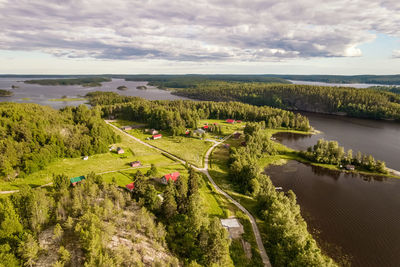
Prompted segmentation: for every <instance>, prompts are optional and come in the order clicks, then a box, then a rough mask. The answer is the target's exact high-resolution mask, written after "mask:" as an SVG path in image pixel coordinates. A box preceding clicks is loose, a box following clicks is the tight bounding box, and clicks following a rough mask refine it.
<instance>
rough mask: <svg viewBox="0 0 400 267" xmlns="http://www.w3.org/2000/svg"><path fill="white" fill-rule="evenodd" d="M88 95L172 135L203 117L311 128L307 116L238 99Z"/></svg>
mask: <svg viewBox="0 0 400 267" xmlns="http://www.w3.org/2000/svg"><path fill="white" fill-rule="evenodd" d="M87 96H89V102H90V104H91V105H101V109H102V111H103V113H104V116H105V117H109V116H111V115H112V116H114V117H117V118H119V119H125V120H130V121H137V122H143V123H146V124H148V125H149V127H151V128H155V129H161V130H168V131H170V132H171V133H172V134H173V135H183V134H185V132H186V129H187V128H193V129H196V128H197V127H198V126H199V125H198V123H199V120H201V119H235V120H243V121H264V122H265V124H266V125H268V127H271V128H279V127H285V128H292V129H298V130H305V131H307V130H309V129H310V125H309V122H308V120H307V118H306V117H304V116H301V115H300V114H294V113H292V112H289V111H285V110H281V109H276V108H271V107H266V106H264V107H255V106H251V105H247V104H242V103H238V102H235V103H224V102H201V101H182V100H177V101H148V100H144V99H141V98H136V97H127V96H120V95H118V94H116V93H111V92H106V93H103V92H94V93H90V94H88V95H87Z"/></svg>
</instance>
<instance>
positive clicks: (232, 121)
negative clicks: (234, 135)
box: [226, 119, 235, 124]
mask: <svg viewBox="0 0 400 267" xmlns="http://www.w3.org/2000/svg"><path fill="white" fill-rule="evenodd" d="M226 123H230V124H234V123H235V120H233V119H227V120H226Z"/></svg>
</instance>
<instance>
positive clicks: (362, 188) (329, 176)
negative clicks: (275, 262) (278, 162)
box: [266, 161, 400, 266]
mask: <svg viewBox="0 0 400 267" xmlns="http://www.w3.org/2000/svg"><path fill="white" fill-rule="evenodd" d="M266 173H267V174H268V175H269V176H270V177H271V179H272V182H273V183H274V185H275V186H282V187H283V190H284V191H287V190H289V189H292V190H293V191H294V192H295V193H296V195H297V201H298V203H299V204H300V207H301V212H302V215H303V217H304V218H305V219H306V221H307V224H308V226H309V228H310V230H313V231H315V230H318V231H319V232H320V233H319V234H318V235H317V236H318V237H317V239H318V240H319V243H320V244H322V247H323V248H324V250H327V251H328V252H329V254H331V255H332V254H333V256H337V251H336V250H333V249H332V248H333V247H340V248H341V249H342V251H343V252H345V253H346V254H348V255H350V256H351V263H352V266H400V180H398V179H390V178H375V179H374V178H372V177H371V176H370V177H366V176H362V175H358V174H346V173H341V172H338V171H331V170H327V169H323V168H320V167H315V166H310V165H306V164H303V163H299V162H296V161H290V162H289V163H288V164H286V165H284V166H270V167H269V168H267V169H266ZM321 240H322V241H323V242H321ZM326 242H328V243H330V244H331V245H330V246H327V244H326Z"/></svg>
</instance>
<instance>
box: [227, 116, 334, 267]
mask: <svg viewBox="0 0 400 267" xmlns="http://www.w3.org/2000/svg"><path fill="white" fill-rule="evenodd" d="M264 128H265V124H264V122H261V123H248V124H246V127H245V129H244V132H245V140H246V145H245V146H242V147H239V148H231V149H230V159H229V162H230V164H229V165H230V167H229V176H230V179H231V181H232V182H233V183H234V184H237V185H239V188H241V189H242V193H245V194H247V195H250V196H252V197H254V198H256V199H257V211H258V216H259V217H260V218H262V219H263V220H264V221H265V224H264V227H265V229H263V231H265V233H267V234H266V238H267V240H263V241H264V245H265V247H266V249H267V251H268V256H269V258H270V261H271V263H272V265H273V266H336V264H335V263H334V262H333V260H332V259H330V258H328V257H327V256H325V255H324V254H323V253H322V251H321V250H320V249H319V247H318V245H317V243H316V241H315V240H314V239H313V237H312V236H311V234H310V233H309V232H308V230H307V224H306V222H305V221H304V219H303V218H302V216H301V214H300V206H299V205H298V204H297V203H296V195H295V194H294V193H293V192H292V191H291V190H289V191H288V192H287V193H284V192H279V191H276V190H275V186H274V185H273V184H272V182H271V180H270V178H269V177H268V176H267V175H265V174H263V173H262V172H261V168H260V167H259V166H258V160H259V158H261V157H262V156H263V155H265V154H269V155H274V154H275V153H276V151H275V148H274V146H273V144H272V141H271V140H270V139H269V138H268V136H267V135H266V134H265V132H263V131H262V130H263V129H264Z"/></svg>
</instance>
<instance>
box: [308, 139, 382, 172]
mask: <svg viewBox="0 0 400 267" xmlns="http://www.w3.org/2000/svg"><path fill="white" fill-rule="evenodd" d="M301 154H302V155H303V156H304V157H305V158H307V159H308V160H311V161H312V162H317V163H326V164H333V165H343V166H344V165H346V164H350V165H354V166H355V167H357V168H360V169H361V170H363V169H364V170H368V171H371V172H378V173H383V174H385V173H387V170H386V165H385V162H383V161H380V160H375V159H374V157H373V156H371V155H365V154H362V153H361V152H360V151H358V152H357V153H356V154H355V155H353V150H351V149H349V150H348V151H347V153H346V152H345V151H344V148H343V147H341V146H339V144H338V142H336V141H326V140H324V139H320V140H318V142H317V144H315V145H314V146H312V147H309V148H308V149H307V151H302V152H301Z"/></svg>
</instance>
